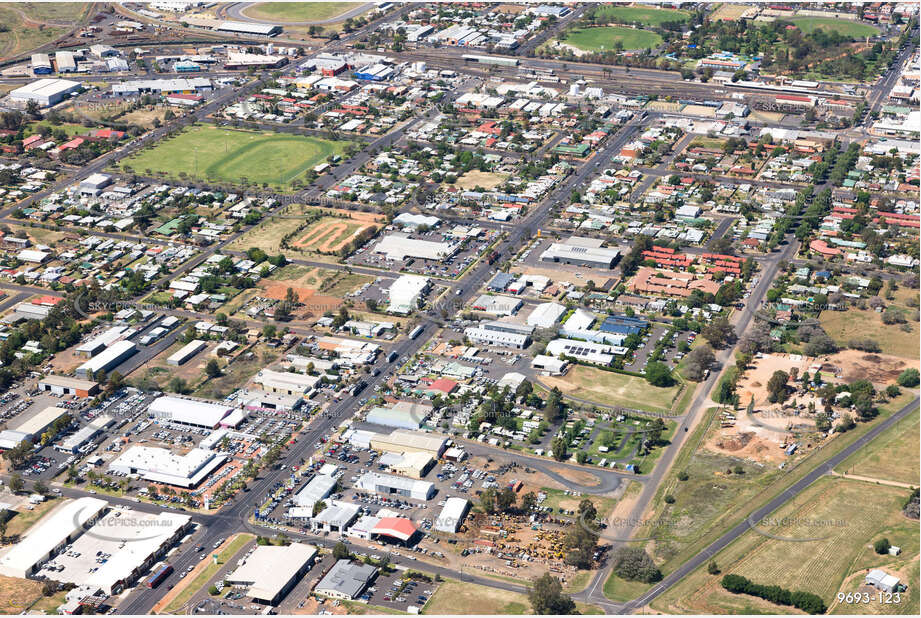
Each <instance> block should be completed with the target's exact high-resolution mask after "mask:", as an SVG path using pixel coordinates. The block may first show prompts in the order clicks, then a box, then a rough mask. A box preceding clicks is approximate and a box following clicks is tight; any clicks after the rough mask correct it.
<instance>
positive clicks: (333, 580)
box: [313, 559, 377, 600]
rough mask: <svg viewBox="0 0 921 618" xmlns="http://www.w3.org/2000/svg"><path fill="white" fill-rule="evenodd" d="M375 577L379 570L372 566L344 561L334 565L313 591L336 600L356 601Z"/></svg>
mask: <svg viewBox="0 0 921 618" xmlns="http://www.w3.org/2000/svg"><path fill="white" fill-rule="evenodd" d="M375 577H377V569H376V568H374V567H373V566H371V565H370V564H362V563H353V562H351V561H349V560H345V559H343V560H340V561H339V562H337V563H336V564H334V565H333V568H331V569H330V570H329V571H328V572H327V573H326V575H325V576H324V577H323V579H321V580H320V582H319V583H318V584H317V586H316V588H314V589H313V591H314V592H315V593H317V594H322V595H325V596H328V597H332V598H334V599H347V600H351V599H356V598H358V597H359V595H361V593H362V592H364V590H365V588H367V587H368V584H370V583H371V582H372V581H374V578H375Z"/></svg>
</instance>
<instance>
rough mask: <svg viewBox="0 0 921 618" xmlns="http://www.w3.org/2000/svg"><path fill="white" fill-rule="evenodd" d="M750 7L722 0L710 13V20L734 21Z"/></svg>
mask: <svg viewBox="0 0 921 618" xmlns="http://www.w3.org/2000/svg"><path fill="white" fill-rule="evenodd" d="M750 8H751V7H750V6H748V5H745V4H732V3H730V2H724V3H723V4H721V5H719V8H717V9H716V10H715V11H713V13H712V14H711V15H710V19H711V21H736V20H737V19H739V18H740V17H742V15H744V14H745V11H747V10H749V9H750Z"/></svg>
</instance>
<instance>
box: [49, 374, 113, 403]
mask: <svg viewBox="0 0 921 618" xmlns="http://www.w3.org/2000/svg"><path fill="white" fill-rule="evenodd" d="M38 389H39V390H41V391H47V392H51V393H54V394H55V395H76V396H77V397H92V396H94V395H95V394H96V393H98V392H99V383H98V382H93V381H92V380H79V379H77V378H68V377H67V376H56V375H53V374H49V375H46V376H45V377H43V378H42V379H41V380H39V381H38Z"/></svg>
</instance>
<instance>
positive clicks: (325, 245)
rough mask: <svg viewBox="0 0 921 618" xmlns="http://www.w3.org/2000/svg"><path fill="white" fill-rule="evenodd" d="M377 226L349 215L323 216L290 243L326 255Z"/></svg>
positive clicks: (347, 244)
mask: <svg viewBox="0 0 921 618" xmlns="http://www.w3.org/2000/svg"><path fill="white" fill-rule="evenodd" d="M377 227H378V226H377V225H375V224H373V223H366V222H364V221H359V220H355V219H352V218H351V217H349V218H342V217H323V218H322V219H319V220H318V221H315V222H314V223H311V224H310V225H309V226H307V227H306V228H304V229H303V230H301V231H300V232H299V233H298V235H297V237H295V239H294V240H292V241H291V245H292V246H293V247H295V248H297V249H300V250H303V251H307V252H314V253H319V254H327V255H328V254H331V253H336V252H338V251H341V250H342V249H344V248H347V247H348V246H349V243H351V242H352V241H353V240H355V238H356V237H357V236H358V235H359V234H361V233H362V232H364V231H365V230H366V229H368V228H374V229H376V228H377Z"/></svg>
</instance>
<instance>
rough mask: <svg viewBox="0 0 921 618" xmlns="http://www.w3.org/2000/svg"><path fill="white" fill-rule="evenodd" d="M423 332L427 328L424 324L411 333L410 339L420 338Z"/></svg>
mask: <svg viewBox="0 0 921 618" xmlns="http://www.w3.org/2000/svg"><path fill="white" fill-rule="evenodd" d="M423 330H425V326H424V325H422V324H420V325H419V326H417V327H416V328H414V329H412V331H410V333H409V338H410V339H415V338H416V337H418V336H419V335H421V334H422V331H423Z"/></svg>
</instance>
